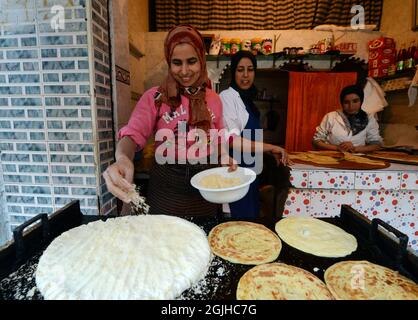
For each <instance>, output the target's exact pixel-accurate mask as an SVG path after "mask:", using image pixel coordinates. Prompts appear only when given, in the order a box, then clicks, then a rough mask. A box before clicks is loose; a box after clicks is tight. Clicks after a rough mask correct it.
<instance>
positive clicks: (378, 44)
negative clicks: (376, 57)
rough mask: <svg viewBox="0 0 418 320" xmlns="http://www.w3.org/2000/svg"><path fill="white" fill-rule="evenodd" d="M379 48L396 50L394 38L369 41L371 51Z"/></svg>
mask: <svg viewBox="0 0 418 320" xmlns="http://www.w3.org/2000/svg"><path fill="white" fill-rule="evenodd" d="M379 48H395V40H393V38H386V37H381V38H378V39H375V40H372V41H369V49H370V50H376V49H379Z"/></svg>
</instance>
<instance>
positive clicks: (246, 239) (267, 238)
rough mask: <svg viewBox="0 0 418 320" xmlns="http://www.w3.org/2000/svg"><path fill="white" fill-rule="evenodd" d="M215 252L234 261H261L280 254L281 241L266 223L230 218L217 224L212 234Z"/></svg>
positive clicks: (271, 258)
mask: <svg viewBox="0 0 418 320" xmlns="http://www.w3.org/2000/svg"><path fill="white" fill-rule="evenodd" d="M208 238H209V245H210V248H211V250H212V252H213V253H214V254H216V255H217V256H219V257H221V258H223V259H225V260H228V261H230V262H233V263H241V264H262V263H267V262H271V261H273V260H275V259H277V257H278V256H279V253H280V250H281V248H282V243H281V241H280V239H279V237H278V236H277V235H276V234H275V233H274V232H272V231H271V230H270V229H268V228H266V227H265V226H263V225H261V224H258V223H253V222H246V221H230V222H225V223H221V224H219V225H217V226H216V227H214V228H213V229H212V230H211V231H210V233H209V237H208Z"/></svg>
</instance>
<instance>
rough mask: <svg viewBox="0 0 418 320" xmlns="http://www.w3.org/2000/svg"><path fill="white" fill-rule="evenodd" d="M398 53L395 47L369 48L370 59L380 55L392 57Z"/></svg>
mask: <svg viewBox="0 0 418 320" xmlns="http://www.w3.org/2000/svg"><path fill="white" fill-rule="evenodd" d="M394 55H396V49H395V48H379V49H376V50H369V60H373V59H377V58H380V57H391V56H394Z"/></svg>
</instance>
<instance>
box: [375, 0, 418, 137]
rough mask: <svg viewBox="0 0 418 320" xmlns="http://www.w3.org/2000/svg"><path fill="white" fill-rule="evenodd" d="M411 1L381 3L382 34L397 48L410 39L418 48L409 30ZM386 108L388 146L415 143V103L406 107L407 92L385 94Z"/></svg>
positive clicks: (416, 33) (417, 104) (384, 125)
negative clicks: (394, 42) (387, 104)
mask: <svg viewBox="0 0 418 320" xmlns="http://www.w3.org/2000/svg"><path fill="white" fill-rule="evenodd" d="M413 1H414V0H404V1H397V0H385V1H383V15H382V25H381V29H382V31H383V32H384V33H385V34H386V35H387V36H388V37H391V38H394V39H395V41H396V46H397V49H399V48H400V47H401V45H402V44H405V45H406V46H407V47H408V46H409V45H410V43H411V41H412V40H415V41H416V45H418V31H412V29H411V26H412V20H413V19H412V13H411V12H412V8H413V6H412V3H413ZM386 99H387V101H388V103H389V106H388V107H387V108H385V109H384V111H383V113H382V117H381V120H382V129H383V138H384V139H385V141H386V142H387V143H388V144H390V145H393V144H407V145H410V144H411V143H413V142H415V145H417V144H418V131H417V130H416V128H415V126H417V125H418V109H417V108H418V100H417V101H416V102H415V104H414V106H412V107H409V106H408V104H409V101H408V94H407V90H403V91H400V92H394V93H388V94H387V96H386Z"/></svg>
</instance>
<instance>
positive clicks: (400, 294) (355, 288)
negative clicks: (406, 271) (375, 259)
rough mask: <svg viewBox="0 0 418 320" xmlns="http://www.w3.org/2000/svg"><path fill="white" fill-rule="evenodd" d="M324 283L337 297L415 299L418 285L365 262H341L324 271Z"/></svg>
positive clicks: (340, 298) (417, 294) (393, 272)
mask: <svg viewBox="0 0 418 320" xmlns="http://www.w3.org/2000/svg"><path fill="white" fill-rule="evenodd" d="M324 278H325V282H326V284H327V287H328V288H329V290H330V291H331V293H332V294H333V296H334V297H335V298H336V299H339V300H418V285H417V284H416V283H414V282H413V281H412V280H409V279H407V278H405V277H404V276H402V275H400V274H399V273H397V272H395V271H393V270H391V269H388V268H385V267H382V266H380V265H377V264H373V263H370V262H368V261H342V262H338V263H336V264H334V265H332V266H331V267H329V268H328V269H327V270H326V271H325V276H324Z"/></svg>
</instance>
